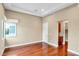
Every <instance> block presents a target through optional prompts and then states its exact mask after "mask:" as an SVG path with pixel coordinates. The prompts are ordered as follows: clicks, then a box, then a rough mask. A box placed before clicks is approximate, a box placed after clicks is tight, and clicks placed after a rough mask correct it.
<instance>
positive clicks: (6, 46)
mask: <svg viewBox="0 0 79 59" xmlns="http://www.w3.org/2000/svg"><path fill="white" fill-rule="evenodd" d="M37 42H42V41H35V42H29V43H23V44H17V45H11V46H6V47H5V48H11V47H17V46H22V45H28V44H33V43H37Z"/></svg>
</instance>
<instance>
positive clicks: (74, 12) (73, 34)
mask: <svg viewBox="0 0 79 59" xmlns="http://www.w3.org/2000/svg"><path fill="white" fill-rule="evenodd" d="M64 19H67V20H68V21H69V25H68V26H69V27H68V29H69V32H68V33H69V35H68V49H70V50H72V51H75V52H77V53H79V46H78V45H79V7H78V6H77V5H74V6H71V7H69V8H65V9H63V10H61V11H58V12H56V13H54V14H52V15H49V16H46V17H44V18H43V20H44V22H48V23H49V30H48V31H49V43H51V44H55V45H57V41H58V40H57V21H58V20H64Z"/></svg>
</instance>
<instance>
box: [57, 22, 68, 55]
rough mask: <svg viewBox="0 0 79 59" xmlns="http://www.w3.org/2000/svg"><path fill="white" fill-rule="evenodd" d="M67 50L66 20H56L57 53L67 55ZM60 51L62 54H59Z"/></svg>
mask: <svg viewBox="0 0 79 59" xmlns="http://www.w3.org/2000/svg"><path fill="white" fill-rule="evenodd" d="M67 50H68V21H58V54H59V55H60V56H62V55H64V56H67V55H68V53H67ZM61 52H62V54H61Z"/></svg>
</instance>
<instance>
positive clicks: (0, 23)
mask: <svg viewBox="0 0 79 59" xmlns="http://www.w3.org/2000/svg"><path fill="white" fill-rule="evenodd" d="M3 20H4V9H3V7H2V4H0V55H2V54H3V51H4V48H5V42H4V38H3Z"/></svg>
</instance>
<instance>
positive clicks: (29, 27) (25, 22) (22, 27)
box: [5, 10, 42, 46]
mask: <svg viewBox="0 0 79 59" xmlns="http://www.w3.org/2000/svg"><path fill="white" fill-rule="evenodd" d="M5 14H6V17H7V19H16V20H18V23H17V35H16V37H14V38H7V39H6V46H13V45H18V44H27V43H31V42H39V41H41V40H42V22H41V18H40V17H36V16H32V15H28V14H23V13H19V12H13V11H10V10H5Z"/></svg>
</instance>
